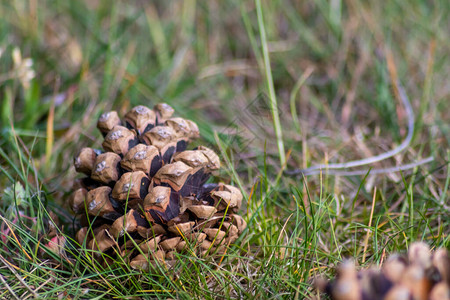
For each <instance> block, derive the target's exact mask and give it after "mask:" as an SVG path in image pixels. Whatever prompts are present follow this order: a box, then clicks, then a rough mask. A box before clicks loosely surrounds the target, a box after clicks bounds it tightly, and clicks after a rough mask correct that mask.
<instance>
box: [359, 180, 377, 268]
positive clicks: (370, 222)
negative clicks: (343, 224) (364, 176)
mask: <svg viewBox="0 0 450 300" xmlns="http://www.w3.org/2000/svg"><path fill="white" fill-rule="evenodd" d="M376 196H377V187H375V190H374V191H373V198H372V209H371V210H370V218H369V225H367V234H366V238H365V239H364V252H363V258H362V263H365V262H366V254H367V247H368V246H369V236H370V227H371V226H372V219H373V211H374V210H375V201H376V199H377V198H376Z"/></svg>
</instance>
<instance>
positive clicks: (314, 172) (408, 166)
mask: <svg viewBox="0 0 450 300" xmlns="http://www.w3.org/2000/svg"><path fill="white" fill-rule="evenodd" d="M433 160H434V157H433V156H429V157H427V158H425V159H422V160H419V161H418V162H415V163H410V164H406V165H401V166H397V167H390V168H381V169H371V170H369V169H365V170H355V171H344V170H327V169H324V170H312V171H307V170H305V172H304V173H303V175H305V176H308V175H317V174H320V173H325V174H327V175H335V176H358V175H366V174H367V173H370V174H371V175H374V174H387V173H394V172H400V171H405V170H410V169H414V168H415V167H417V166H420V165H424V164H427V163H429V162H431V161H433Z"/></svg>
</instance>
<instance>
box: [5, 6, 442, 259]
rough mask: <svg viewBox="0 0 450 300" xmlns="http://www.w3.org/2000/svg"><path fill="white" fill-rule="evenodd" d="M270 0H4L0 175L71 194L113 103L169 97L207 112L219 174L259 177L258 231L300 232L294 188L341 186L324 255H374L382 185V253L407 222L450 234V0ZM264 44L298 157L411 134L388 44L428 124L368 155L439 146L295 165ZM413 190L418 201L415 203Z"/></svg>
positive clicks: (254, 200)
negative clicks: (321, 169) (309, 172)
mask: <svg viewBox="0 0 450 300" xmlns="http://www.w3.org/2000/svg"><path fill="white" fill-rule="evenodd" d="M261 7H262V19H260V20H259V22H258V16H257V10H256V7H255V2H253V1H234V0H232V1H218V0H210V1H196V0H185V1H106V0H105V1H100V0H85V1H56V0H39V1H38V0H29V1H24V0H22V1H1V2H0V126H1V130H0V147H1V153H0V154H1V156H0V166H1V171H2V172H3V174H4V175H1V176H0V190H4V189H6V188H8V187H11V185H12V183H13V182H15V181H21V182H22V184H24V185H26V183H25V182H28V183H29V184H30V185H32V186H33V187H34V188H36V189H42V190H44V191H45V192H46V193H47V197H48V199H49V200H50V203H53V204H52V205H55V206H60V205H63V207H65V204H64V203H65V199H66V197H67V195H68V193H69V192H70V189H71V185H72V181H73V178H74V177H75V176H76V174H75V170H74V169H73V167H72V158H73V155H74V154H75V153H76V152H77V150H78V149H80V148H81V147H83V146H91V147H100V144H101V135H100V133H99V132H98V131H97V130H96V128H95V125H96V122H97V119H98V116H99V115H100V113H101V112H104V111H108V110H112V109H115V110H118V111H119V114H123V113H124V112H126V111H127V110H128V109H130V108H131V107H133V106H135V105H139V104H143V105H147V106H149V107H152V106H153V105H154V104H156V103H158V102H166V103H168V104H170V105H171V106H173V107H174V108H175V110H176V112H177V115H178V116H181V117H184V118H189V119H192V120H195V121H196V122H197V123H198V124H199V127H200V132H201V135H202V140H201V141H199V142H198V144H206V145H209V146H210V147H212V148H214V149H216V151H217V152H218V153H220V155H221V158H222V162H223V163H224V170H223V171H222V172H221V173H220V174H217V177H218V179H221V180H222V181H223V180H225V181H228V182H230V181H232V182H233V181H234V182H236V181H239V182H240V183H241V184H242V188H243V189H244V190H245V191H246V192H247V193H248V194H250V195H249V196H248V198H247V212H246V213H247V220H252V221H251V222H250V223H249V228H250V230H249V231H250V232H251V234H250V237H249V239H248V242H249V245H256V246H258V247H262V248H261V249H263V248H264V246H265V245H266V246H267V245H269V244H271V243H273V244H276V243H278V242H280V240H279V239H278V235H277V234H274V232H280V230H282V228H283V230H284V229H286V230H287V232H290V233H292V232H295V233H296V234H298V238H297V237H296V238H295V240H296V241H297V242H298V243H301V242H304V241H305V240H307V238H304V236H302V234H301V230H300V229H298V228H297V227H296V226H297V225H298V222H299V220H298V219H297V220H293V219H292V220H291V219H290V217H289V216H291V214H292V212H293V211H295V210H296V209H298V207H299V205H300V204H299V203H303V204H305V205H306V206H307V205H308V203H309V205H313V204H312V203H322V204H323V203H330V204H329V205H330V207H327V209H326V211H327V217H326V223H328V221H329V224H328V225H326V227H327V226H329V225H330V224H331V227H332V228H333V229H334V230H335V231H334V233H335V234H334V237H333V239H331V237H330V236H329V235H330V232H329V231H328V229H329V227H327V228H323V232H320V233H319V231H317V232H318V233H317V234H318V237H319V240H320V241H316V242H317V243H318V246H317V247H318V249H320V251H322V252H321V253H322V254H321V255H323V257H322V260H321V261H322V262H326V261H328V260H332V259H331V258H330V257H334V258H335V259H340V258H341V257H342V256H344V255H345V254H351V255H353V256H355V257H357V256H358V255H362V254H361V253H362V249H361V243H360V238H361V237H363V236H365V233H366V231H364V230H363V229H362V228H358V225H357V224H356V223H358V224H359V223H362V224H367V223H368V218H369V212H370V205H371V203H372V199H373V197H374V196H373V193H374V188H375V187H376V188H377V189H378V193H379V194H378V199H379V201H380V202H379V203H380V204H379V205H377V208H376V211H375V216H377V217H379V222H381V223H383V222H386V223H383V224H388V225H386V226H387V227H383V228H380V232H379V233H377V234H379V235H380V236H379V237H378V238H379V239H378V240H375V241H373V243H372V242H371V243H370V246H369V251H370V252H371V253H373V254H374V256H373V257H372V258H371V259H372V260H373V261H378V259H380V257H381V251H382V250H380V249H387V250H388V251H390V250H399V249H403V248H404V247H405V245H404V237H403V236H402V235H401V234H399V233H398V232H397V230H403V229H404V230H406V229H405V228H408V229H407V230H408V238H406V240H408V241H410V240H415V239H427V240H428V241H429V242H430V243H432V244H433V245H447V246H448V245H449V238H448V234H449V227H448V226H447V225H448V222H449V221H448V213H449V204H448V199H449V196H448V184H449V176H448V162H449V139H450V126H449V120H450V109H449V103H450V101H449V100H450V84H449V78H450V68H449V65H450V64H449V62H450V59H449V55H450V40H449V36H448V32H449V29H450V18H449V12H450V8H449V7H450V3H449V2H448V1H445V0H442V1H440V0H436V1H425V0H417V1H413V0H411V1H403V0H393V1H359V0H346V1H341V0H329V1H326V0H314V1H294V0H275V1H267V0H263V1H262V6H261ZM262 29H264V30H265V34H266V38H267V41H262V39H261V33H262ZM264 48H265V49H266V50H267V51H268V54H269V58H270V67H271V75H272V77H273V86H274V90H275V95H274V96H276V101H277V106H276V107H277V109H278V115H279V117H280V125H279V126H278V128H280V129H281V132H282V136H283V143H284V147H285V153H286V157H287V163H286V166H285V167H286V169H289V170H291V169H296V168H305V167H309V166H312V165H317V164H322V163H327V162H329V163H339V162H345V161H350V160H355V159H361V158H365V157H369V156H373V155H376V154H380V153H383V152H386V151H388V150H390V149H393V148H394V147H396V146H398V145H399V144H400V143H401V141H402V140H403V139H404V137H405V135H406V133H407V129H406V128H407V127H406V124H407V117H408V116H407V115H406V112H405V108H404V106H403V105H402V103H401V101H400V100H399V99H398V98H396V96H395V93H394V89H393V85H392V82H393V81H392V78H391V77H392V74H391V75H390V73H389V71H388V64H387V60H386V58H387V57H390V58H391V63H392V64H393V66H395V71H396V76H397V78H398V79H399V80H400V82H401V83H402V84H403V86H404V87H405V90H406V93H407V94H408V96H409V98H410V101H411V103H412V106H413V109H414V112H415V131H414V136H413V140H412V142H411V144H410V145H409V147H408V148H407V149H406V150H405V151H403V152H401V153H400V154H397V155H395V156H394V157H392V158H390V159H387V160H385V161H382V162H379V163H376V164H373V165H370V166H366V169H367V170H369V167H373V168H384V167H392V166H401V165H404V164H408V163H411V162H416V161H418V160H420V159H423V158H425V157H428V156H433V157H434V161H433V162H432V163H430V164H426V165H422V166H420V167H418V168H416V169H415V170H414V172H413V173H411V171H407V172H405V174H401V173H398V172H397V173H389V174H387V175H369V176H367V177H365V176H350V177H348V176H345V177H344V176H328V175H326V174H325V175H323V176H322V175H314V176H309V177H307V178H302V177H301V176H294V175H288V174H285V173H283V170H282V168H281V166H280V154H279V151H278V148H277V143H276V135H275V130H274V122H273V117H272V116H273V115H272V112H273V108H272V107H271V104H270V103H271V95H270V93H269V90H270V81H269V83H268V81H267V75H268V73H269V72H268V69H267V65H265V61H264V55H263V50H264ZM272 100H274V99H273V96H272ZM275 127H276V126H275ZM230 178H231V179H230ZM253 191H255V192H256V191H258V193H259V195H256V196H255V194H256V193H253ZM262 195H265V196H262ZM258 197H259V198H258ZM413 198H414V201H416V202H415V206H414V208H412V207H411V206H407V205H406V204H405V203H406V200H408V199H413ZM4 199H6V198H4ZM308 201H309V202H308ZM55 203H56V204H55ZM2 205H3V206H4V208H5V207H6V206H7V205H9V204H8V203H7V202H6V201H3V203H2ZM408 208H409V209H411V210H408ZM414 209H417V212H415V210H414ZM408 212H409V213H411V212H412V213H413V214H415V218H412V217H411V216H410V217H409V218H408V217H407V215H406V213H408ZM425 219H426V220H428V221H426V220H425ZM415 220H416V221H417V223H416V226H415V228H414V230H413V231H411V230H410V229H411V225H413V224H414V223H415V222H416V221H415ZM296 222H297V223H296ZM305 222H306V221H305ZM397 222H398V223H397ZM446 222H447V223H446ZM305 224H307V223H305ZM404 224H406V225H404ZM285 226H287V227H285ZM305 226H306V225H305ZM352 226H355V227H352ZM408 226H410V227H408ZM306 227H307V226H306ZM355 228H356V229H355ZM314 230H318V229H317V228H314ZM383 230H384V231H383ZM321 234H322V235H321ZM328 238H329V240H328ZM286 239H288V241H291V238H288V237H286ZM284 240H285V239H284V238H283V239H281V242H283V241H284ZM388 242H389V243H388ZM258 249H260V248H258ZM266 250H267V249H266ZM266 250H264V251H266ZM258 251H259V250H258ZM267 251H269V250H267ZM383 251H384V250H383ZM341 255H342V256H341ZM316 258H317V259H318V257H316Z"/></svg>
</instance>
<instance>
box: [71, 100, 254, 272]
mask: <svg viewBox="0 0 450 300" xmlns="http://www.w3.org/2000/svg"><path fill="white" fill-rule="evenodd" d="M173 112H174V110H173V109H172V107H170V106H169V105H167V104H164V103H163V104H157V105H156V106H155V107H154V109H153V110H151V109H149V108H148V107H145V106H142V105H140V106H137V107H134V108H133V109H132V110H131V111H130V112H128V113H127V114H126V115H125V118H124V119H125V120H124V121H121V120H120V119H119V117H118V114H117V112H115V111H111V112H107V113H104V114H102V115H101V116H100V118H99V120H98V123H97V127H98V128H99V130H100V131H101V133H102V135H103V136H104V138H105V139H104V141H103V143H102V146H103V148H104V149H105V151H100V150H95V149H91V148H83V149H81V150H80V152H79V154H78V155H77V156H76V157H75V159H74V165H75V169H76V171H77V172H80V173H83V174H85V175H87V176H88V177H85V178H82V179H79V180H77V181H76V182H75V185H74V192H73V194H72V196H71V198H70V200H69V203H70V206H71V208H72V210H73V211H74V212H75V213H76V214H78V215H79V218H80V223H81V224H82V226H83V227H82V228H81V229H80V230H79V231H78V232H77V234H76V237H75V238H76V240H77V241H78V243H80V244H83V243H86V246H87V247H88V248H90V249H92V250H96V252H95V253H96V254H97V256H98V257H101V254H102V253H107V254H110V256H111V257H114V255H121V256H122V257H123V258H124V259H125V260H126V261H128V262H129V263H130V265H131V266H132V267H133V268H138V269H144V270H146V269H148V268H149V267H150V266H149V264H150V265H152V264H153V263H155V262H156V261H159V262H160V263H164V264H166V265H169V266H170V265H172V264H173V263H174V262H175V261H176V260H175V258H176V255H175V254H176V253H181V252H183V251H187V250H189V251H195V252H197V253H198V254H200V255H207V254H214V253H222V252H223V251H224V250H225V247H226V246H227V245H229V244H230V243H233V242H234V241H236V239H237V238H238V236H239V234H241V233H242V231H243V230H244V229H245V227H246V223H245V221H244V219H243V218H242V217H241V216H239V215H238V214H237V212H238V211H239V208H240V206H241V204H242V194H241V192H240V191H239V189H237V188H235V187H233V186H230V185H226V184H222V183H219V184H216V183H208V184H206V181H207V180H208V178H209V177H210V174H211V172H212V171H214V170H217V169H219V168H220V161H219V157H218V156H217V155H216V154H215V153H214V152H213V151H212V150H211V149H209V148H207V147H204V146H199V147H197V148H196V149H194V150H186V147H187V145H188V142H189V141H190V140H192V139H194V138H197V137H198V136H199V130H198V127H197V125H196V124H195V123H194V122H192V121H190V120H185V119H182V118H172V114H173ZM125 232H127V233H128V235H126V234H125ZM125 235H126V236H127V238H124V236H125ZM129 237H131V239H130V238H129ZM136 245H137V247H136Z"/></svg>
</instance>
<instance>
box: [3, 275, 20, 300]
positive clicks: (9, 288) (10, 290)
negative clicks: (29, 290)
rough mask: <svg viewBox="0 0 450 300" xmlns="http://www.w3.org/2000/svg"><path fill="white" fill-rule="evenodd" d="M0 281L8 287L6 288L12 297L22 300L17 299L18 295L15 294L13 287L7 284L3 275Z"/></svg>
mask: <svg viewBox="0 0 450 300" xmlns="http://www.w3.org/2000/svg"><path fill="white" fill-rule="evenodd" d="M0 280H1V281H2V282H3V285H4V286H6V288H7V289H8V291H9V292H10V293H11V295H12V296H13V297H14V298H15V299H17V300H20V298H19V297H17V295H16V293H14V291H13V290H12V289H11V287H10V286H9V285H8V283H7V282H6V280H5V278H4V277H3V275H1V274H0Z"/></svg>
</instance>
